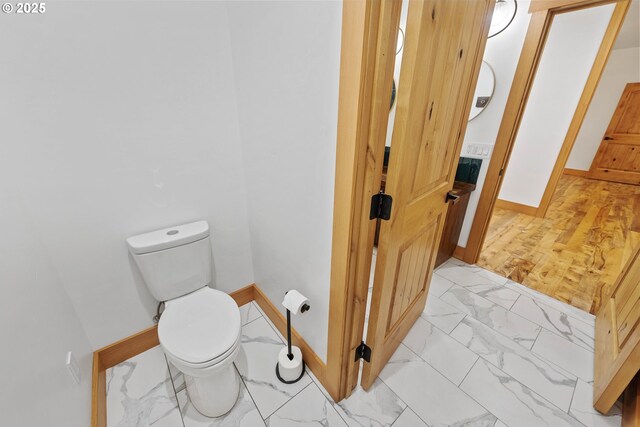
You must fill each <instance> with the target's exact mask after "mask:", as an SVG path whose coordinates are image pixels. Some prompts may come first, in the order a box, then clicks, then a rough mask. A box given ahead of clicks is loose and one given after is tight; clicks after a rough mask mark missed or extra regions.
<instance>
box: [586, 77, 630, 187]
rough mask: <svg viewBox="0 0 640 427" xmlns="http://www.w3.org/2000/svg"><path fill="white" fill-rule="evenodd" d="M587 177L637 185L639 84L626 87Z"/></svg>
mask: <svg viewBox="0 0 640 427" xmlns="http://www.w3.org/2000/svg"><path fill="white" fill-rule="evenodd" d="M587 177H588V178H594V179H602V180H605V181H615V182H624V183H628V184H640V83H629V84H627V86H626V87H625V89H624V92H623V93H622V97H621V98H620V102H619V103H618V107H617V108H616V110H615V112H614V113H613V117H612V118H611V123H609V127H608V128H607V132H606V133H605V136H604V138H603V140H602V142H601V143H600V148H599V149H598V152H597V153H596V156H595V158H594V159H593V163H592V164H591V169H590V170H589V173H588V175H587Z"/></svg>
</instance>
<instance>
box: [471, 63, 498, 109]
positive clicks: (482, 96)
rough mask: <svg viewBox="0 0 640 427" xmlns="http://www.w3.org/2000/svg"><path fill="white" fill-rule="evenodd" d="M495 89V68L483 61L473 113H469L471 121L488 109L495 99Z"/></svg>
mask: <svg viewBox="0 0 640 427" xmlns="http://www.w3.org/2000/svg"><path fill="white" fill-rule="evenodd" d="M495 88H496V76H495V74H494V73H493V68H491V65H489V64H488V63H487V62H485V61H482V65H481V66H480V75H479V76H478V84H477V85H476V92H475V93H474V95H473V105H471V112H470V113H469V120H470V121H471V120H473V119H475V118H476V117H478V115H479V114H480V113H482V111H483V110H484V109H485V108H487V105H489V102H490V101H491V98H492V97H493V91H494V89H495Z"/></svg>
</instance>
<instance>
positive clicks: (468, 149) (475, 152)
mask: <svg viewBox="0 0 640 427" xmlns="http://www.w3.org/2000/svg"><path fill="white" fill-rule="evenodd" d="M492 148H493V146H492V145H491V144H478V143H473V144H466V145H465V146H464V148H463V149H462V154H461V155H462V156H463V157H472V158H476V159H488V158H489V157H491V149H492Z"/></svg>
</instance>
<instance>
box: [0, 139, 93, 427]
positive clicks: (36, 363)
mask: <svg viewBox="0 0 640 427" xmlns="http://www.w3.org/2000/svg"><path fill="white" fill-rule="evenodd" d="M3 147H4V143H3ZM2 158H4V156H0V159H2ZM14 180H15V177H14V176H12V175H11V174H9V173H7V169H6V168H5V167H4V163H3V162H2V161H1V160H0V206H2V208H1V209H0V223H2V224H3V231H2V238H1V239H0V289H1V290H2V299H0V324H1V325H2V327H0V342H2V351H1V352H0V366H2V369H1V372H2V379H3V381H4V385H3V386H2V391H1V392H0V414H2V422H1V424H2V425H4V426H51V427H83V426H87V425H89V418H90V414H89V410H90V406H91V405H90V400H91V351H92V349H91V346H90V344H89V340H88V339H87V337H86V335H85V333H84V330H83V328H82V325H81V324H80V321H79V319H78V317H77V316H76V313H75V311H74V309H73V306H72V304H71V300H70V299H69V297H68V296H67V294H66V292H65V291H64V289H63V287H62V284H61V281H60V279H59V276H58V272H57V271H56V269H55V268H54V267H53V265H52V263H51V259H50V257H49V256H48V255H47V254H46V251H45V249H44V247H43V241H42V237H41V236H40V235H39V233H38V232H37V230H36V229H35V228H34V227H33V224H32V222H31V219H32V218H30V214H29V212H28V210H27V209H25V207H24V205H23V203H22V200H21V198H20V197H19V195H17V194H16V193H17V191H16V188H15V187H14V186H13V183H14ZM68 351H73V353H74V355H75V357H76V358H77V360H78V362H79V364H80V367H81V375H82V381H81V384H80V385H77V384H76V383H75V382H74V381H73V379H72V378H71V376H70V375H69V373H68V371H67V368H66V366H65V360H66V355H67V352H68Z"/></svg>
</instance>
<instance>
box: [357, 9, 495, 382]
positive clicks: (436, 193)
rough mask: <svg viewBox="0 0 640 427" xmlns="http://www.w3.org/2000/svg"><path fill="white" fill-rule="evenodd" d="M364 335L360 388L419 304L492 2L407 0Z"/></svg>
mask: <svg viewBox="0 0 640 427" xmlns="http://www.w3.org/2000/svg"><path fill="white" fill-rule="evenodd" d="M409 1H410V3H409V12H408V18H407V31H406V40H405V47H404V54H403V60H402V69H401V74H400V81H399V85H398V89H399V91H398V104H397V112H396V118H395V127H394V130H393V140H392V149H391V156H390V164H389V169H388V173H387V185H386V193H387V194H389V195H390V196H391V197H392V198H393V206H392V210H391V219H390V220H388V221H383V223H382V227H381V230H380V241H379V245H378V256H377V263H376V268H375V279H374V286H373V296H372V304H371V312H370V317H369V326H368V332H367V338H366V342H367V345H368V346H369V347H370V348H371V350H372V352H371V359H370V363H365V364H364V371H363V376H362V386H363V387H364V388H365V389H367V388H368V387H369V386H370V385H371V384H372V383H373V381H374V380H375V379H376V377H377V376H378V373H379V372H380V370H381V369H382V368H383V367H384V365H385V364H386V363H387V361H388V360H389V358H390V357H391V355H392V354H393V352H394V351H395V349H396V348H397V346H398V345H399V343H400V341H401V340H402V339H403V338H404V337H405V335H406V334H407V332H408V331H409V329H410V328H411V326H412V325H413V323H414V322H415V320H416V319H417V318H418V316H419V315H420V313H421V312H422V310H423V309H424V306H425V303H426V298H427V290H428V288H429V282H430V280H431V273H432V270H433V265H434V262H435V259H436V254H437V250H438V244H439V240H440V236H441V233H442V228H443V225H444V217H445V215H446V211H447V202H446V200H445V199H446V195H447V192H448V191H450V190H451V189H452V187H453V179H454V176H455V169H456V166H457V162H458V157H459V155H460V149H461V145H462V139H463V137H464V132H465V129H466V122H467V118H468V116H469V110H470V108H471V98H472V97H473V91H474V88H475V83H476V80H477V76H478V72H479V69H480V63H481V60H482V54H483V52H484V46H485V43H486V37H487V33H488V25H489V21H490V17H491V13H492V10H493V5H494V1H493V0H456V1H451V0H426V1H423V0H409Z"/></svg>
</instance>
